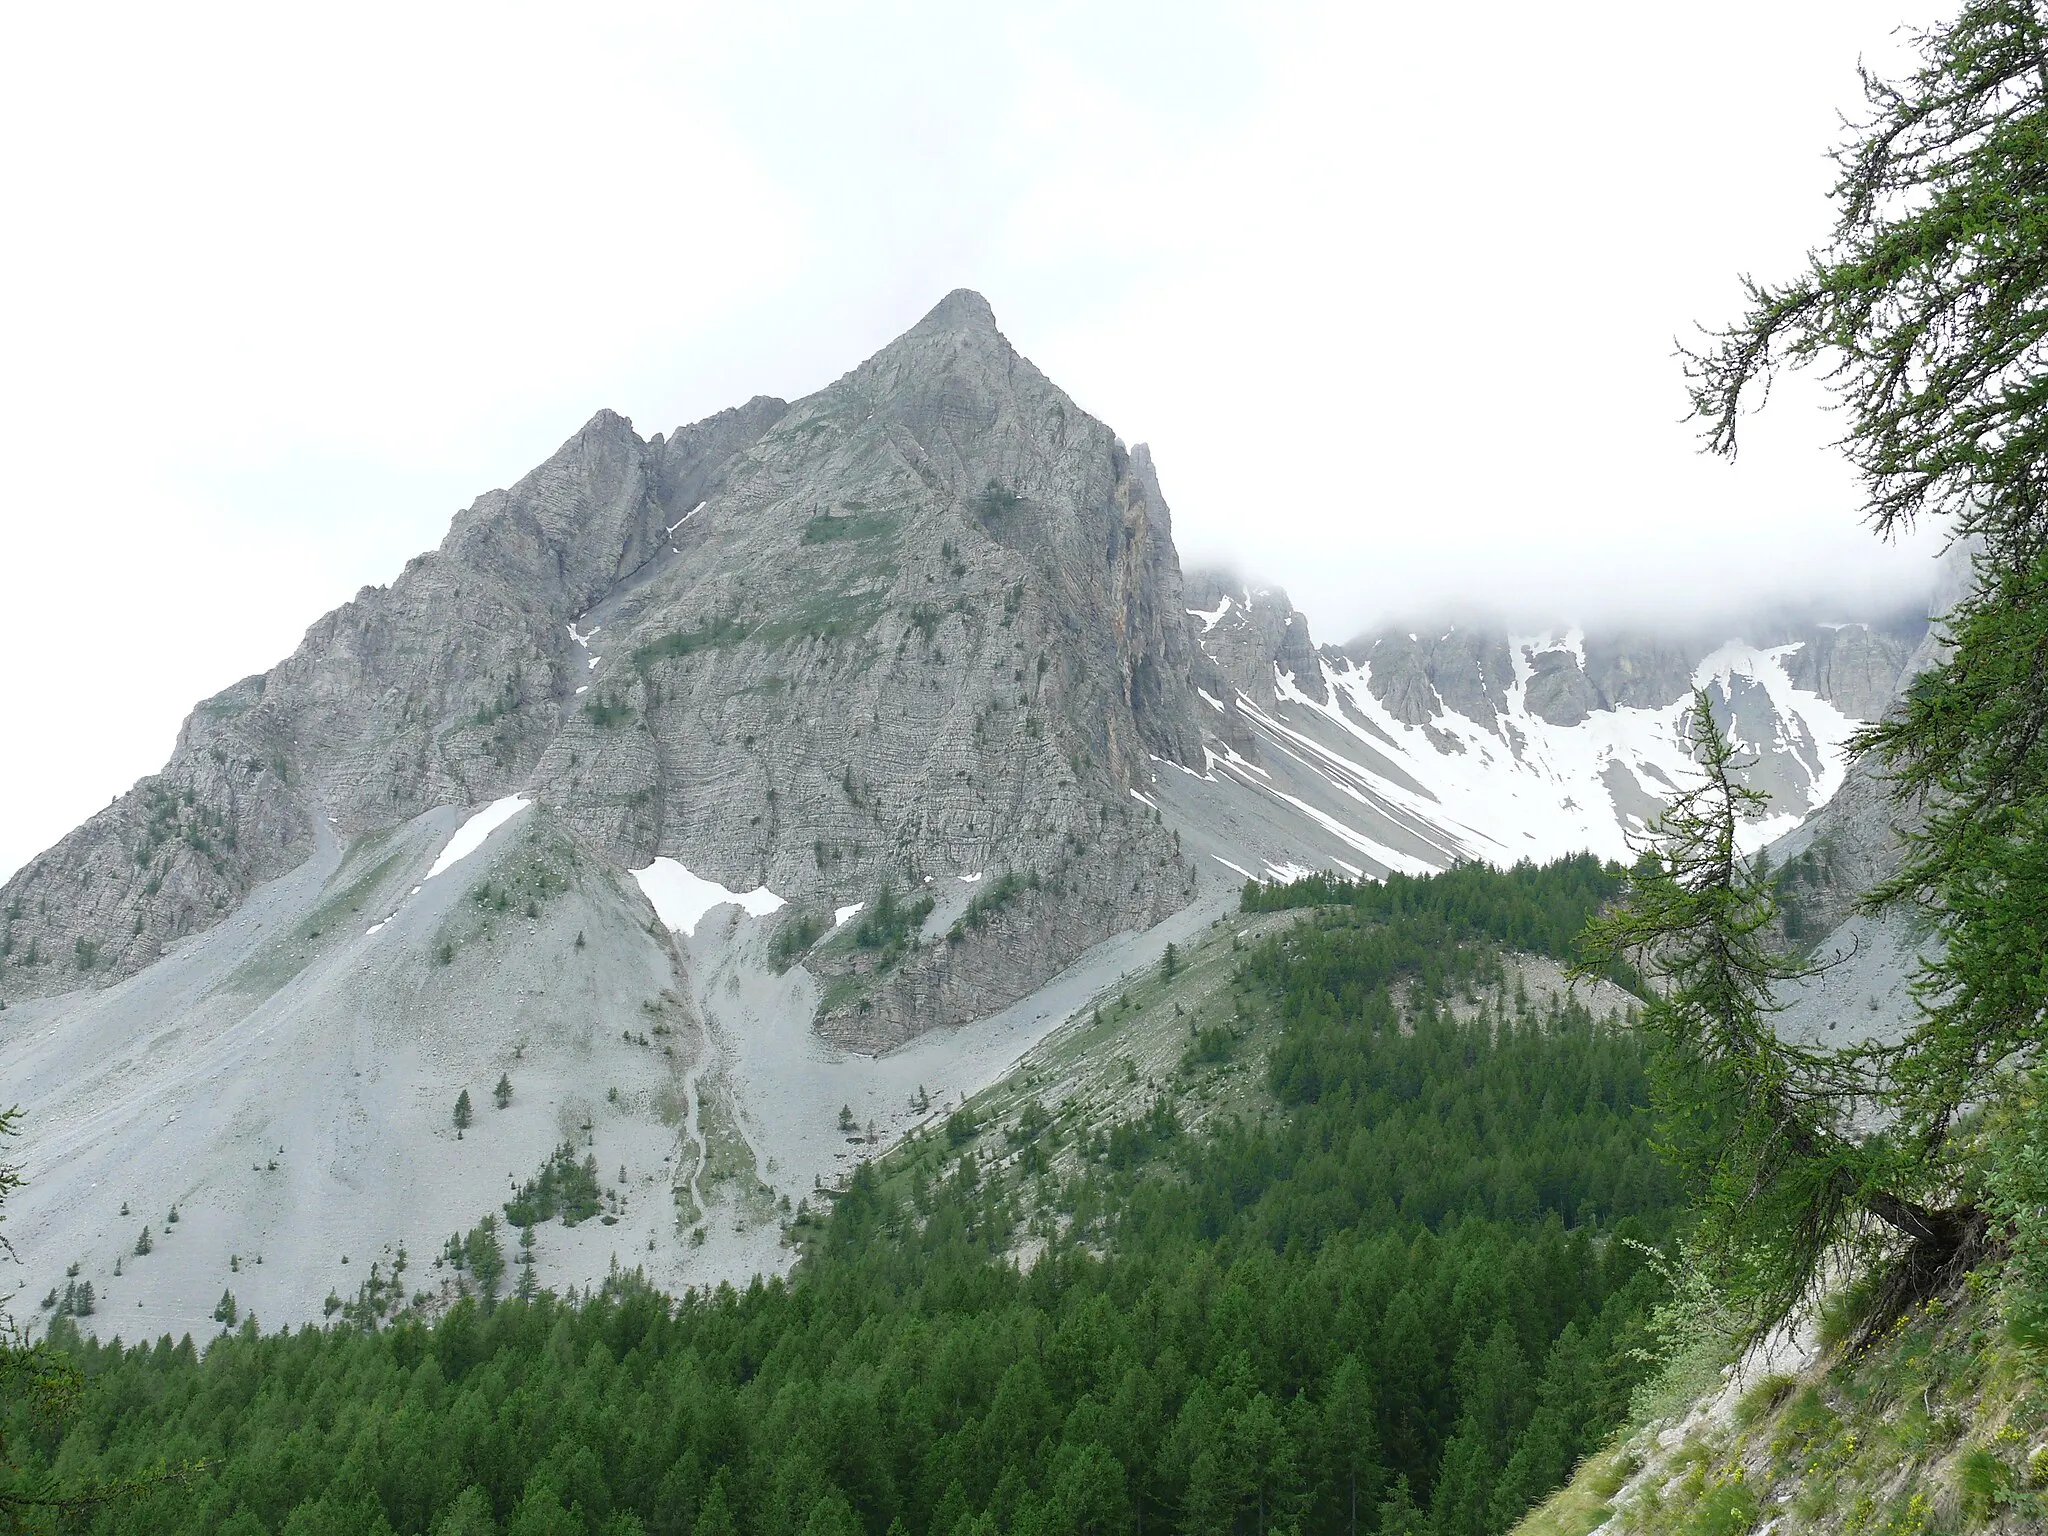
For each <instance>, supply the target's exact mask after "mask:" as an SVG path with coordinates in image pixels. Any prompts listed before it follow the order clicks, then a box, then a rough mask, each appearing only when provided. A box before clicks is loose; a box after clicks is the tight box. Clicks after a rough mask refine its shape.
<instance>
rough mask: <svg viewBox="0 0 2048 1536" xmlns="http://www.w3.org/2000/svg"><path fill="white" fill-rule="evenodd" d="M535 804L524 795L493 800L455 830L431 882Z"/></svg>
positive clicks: (429, 877) (430, 877)
mask: <svg viewBox="0 0 2048 1536" xmlns="http://www.w3.org/2000/svg"><path fill="white" fill-rule="evenodd" d="M531 804H533V802H532V801H531V800H529V799H527V798H526V796H524V795H507V796H506V797H505V798H504V799H502V800H493V801H492V802H491V803H490V804H489V805H487V806H485V807H484V808H483V809H482V810H480V811H478V812H477V813H476V814H475V815H474V816H472V817H470V818H469V820H467V821H465V822H464V823H463V824H462V825H461V826H459V827H457V828H456V829H455V835H454V836H453V837H451V838H449V839H448V843H447V846H446V847H444V848H443V849H442V850H441V856H440V857H439V858H438V859H436V860H434V867H433V868H432V869H430V870H428V871H427V879H429V880H431V879H433V878H434V876H436V875H438V874H440V873H441V872H442V871H443V870H445V869H451V868H453V867H454V866H455V865H457V864H460V863H461V862H462V861H463V860H464V859H466V858H468V857H469V856H470V855H471V854H472V853H475V852H476V851H477V849H479V848H481V847H483V845H484V839H485V838H487V837H489V836H490V835H491V834H492V833H493V832H495V831H497V830H498V828H500V827H502V826H503V825H504V824H505V823H506V822H508V821H510V820H511V819H512V818H513V817H514V816H517V815H518V814H519V813H520V812H521V811H523V810H525V809H526V808H527V807H528V806H529V805H531ZM413 889H414V890H415V891H417V890H418V889H419V887H418V886H417V885H416V886H414V887H413Z"/></svg>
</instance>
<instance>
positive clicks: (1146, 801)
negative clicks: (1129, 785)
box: [1131, 789, 1159, 811]
mask: <svg viewBox="0 0 2048 1536" xmlns="http://www.w3.org/2000/svg"><path fill="white" fill-rule="evenodd" d="M1131 798H1132V799H1133V800H1136V801H1138V802H1139V803H1140V804H1141V805H1148V806H1150V807H1151V808H1152V809H1153V810H1155V811H1156V810H1158V809H1159V802H1158V801H1157V800H1154V799H1153V798H1152V797H1151V796H1150V795H1148V794H1145V793H1143V792H1142V791H1139V790H1135V789H1134V790H1132V791H1131Z"/></svg>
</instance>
